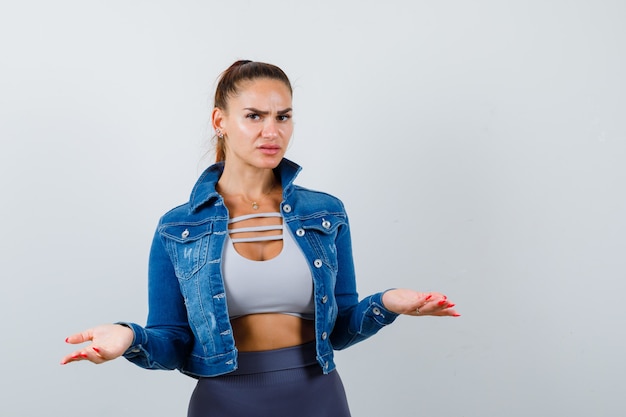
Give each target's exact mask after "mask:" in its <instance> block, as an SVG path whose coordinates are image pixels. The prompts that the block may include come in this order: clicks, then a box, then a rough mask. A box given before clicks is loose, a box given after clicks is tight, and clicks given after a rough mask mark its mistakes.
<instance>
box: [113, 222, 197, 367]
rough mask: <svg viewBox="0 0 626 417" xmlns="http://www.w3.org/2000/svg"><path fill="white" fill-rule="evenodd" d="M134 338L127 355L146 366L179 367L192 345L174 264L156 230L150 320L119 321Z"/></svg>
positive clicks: (150, 290) (150, 293)
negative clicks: (144, 322)
mask: <svg viewBox="0 0 626 417" xmlns="http://www.w3.org/2000/svg"><path fill="white" fill-rule="evenodd" d="M120 324H122V325H126V326H128V327H130V328H131V329H132V330H133V333H134V334H135V339H134V341H133V344H132V345H131V346H130V348H129V349H128V350H127V351H126V352H125V353H124V357H125V358H126V359H128V360H129V361H131V362H133V363H135V364H136V365H138V366H140V367H142V368H146V369H180V368H181V367H182V365H183V362H184V360H185V357H186V356H187V353H188V352H189V350H190V348H191V343H192V340H193V338H192V333H191V329H190V328H189V322H188V320H187V309H186V308H185V303H184V299H183V296H182V294H181V292H180V287H179V284H178V279H177V278H176V275H175V273H174V266H173V265H172V262H171V260H170V257H169V255H168V254H167V251H166V250H165V247H164V244H163V241H162V239H161V237H160V236H159V233H158V232H156V233H155V235H154V239H153V241H152V248H151V249H150V264H149V269H148V320H147V324H146V326H145V327H142V326H140V325H138V324H136V323H120Z"/></svg>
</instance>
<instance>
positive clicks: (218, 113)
mask: <svg viewBox="0 0 626 417" xmlns="http://www.w3.org/2000/svg"><path fill="white" fill-rule="evenodd" d="M224 116H225V114H224V111H223V110H222V109H220V108H219V107H214V108H213V111H212V112H211V123H212V124H213V130H217V129H219V130H221V131H222V132H224Z"/></svg>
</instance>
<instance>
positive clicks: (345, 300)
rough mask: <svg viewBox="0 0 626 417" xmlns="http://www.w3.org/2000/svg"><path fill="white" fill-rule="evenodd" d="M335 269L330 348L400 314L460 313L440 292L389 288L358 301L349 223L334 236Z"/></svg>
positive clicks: (371, 332)
mask: <svg viewBox="0 0 626 417" xmlns="http://www.w3.org/2000/svg"><path fill="white" fill-rule="evenodd" d="M336 247H337V257H338V272H337V282H336V286H335V299H336V300H337V306H338V315H337V320H336V322H335V327H334V329H333V332H332V334H331V342H332V344H333V348H334V349H337V350H341V349H345V348H347V347H349V346H352V345H353V344H355V343H358V342H360V341H363V340H365V339H367V338H368V337H370V336H373V335H374V334H376V333H377V332H378V331H379V330H380V329H382V328H383V327H385V326H387V325H389V324H391V323H393V321H394V320H395V319H396V318H397V317H398V316H399V315H400V314H405V315H410V316H418V315H419V316H425V315H431V316H453V317H458V316H460V314H459V313H458V312H457V311H456V310H454V309H453V307H454V306H455V304H454V303H452V302H451V301H449V300H448V298H447V297H446V296H445V295H443V294H440V293H436V292H418V291H414V290H410V289H391V290H387V291H385V292H381V293H377V294H373V295H370V296H368V297H366V298H364V299H363V300H361V301H359V299H358V293H357V290H356V279H355V273H354V261H353V257H352V244H351V237H350V232H349V226H348V224H346V225H345V226H343V227H342V228H341V230H339V231H338V235H337V239H336Z"/></svg>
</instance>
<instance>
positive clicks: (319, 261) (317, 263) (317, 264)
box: [313, 259, 322, 268]
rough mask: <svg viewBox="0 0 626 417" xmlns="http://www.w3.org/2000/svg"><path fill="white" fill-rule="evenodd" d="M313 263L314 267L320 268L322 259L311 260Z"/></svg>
mask: <svg viewBox="0 0 626 417" xmlns="http://www.w3.org/2000/svg"><path fill="white" fill-rule="evenodd" d="M313 265H315V267H316V268H321V267H322V260H321V259H316V260H314V261H313Z"/></svg>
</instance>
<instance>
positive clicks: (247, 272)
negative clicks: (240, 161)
mask: <svg viewBox="0 0 626 417" xmlns="http://www.w3.org/2000/svg"><path fill="white" fill-rule="evenodd" d="M260 217H282V216H281V214H280V213H258V214H257V213H255V214H251V215H246V216H240V217H236V218H233V219H231V220H229V223H231V224H232V223H237V222H240V221H244V220H248V219H252V218H260ZM270 230H280V231H281V232H282V233H281V234H275V232H274V234H268V233H259V235H260V236H254V237H245V238H236V237H234V236H233V237H230V235H236V234H237V233H247V234H248V236H249V235H250V232H267V231H270ZM279 239H282V240H283V248H282V250H281V252H280V253H279V254H278V255H277V256H276V257H274V258H272V259H268V260H266V261H253V260H251V259H248V258H246V257H244V256H242V255H240V254H239V253H238V252H237V251H236V250H235V247H234V244H235V243H238V242H254V241H262V240H279ZM222 268H223V270H222V273H223V274H222V275H223V277H224V285H225V287H226V301H227V304H228V315H229V316H230V318H231V319H235V318H237V317H241V316H245V315H247V314H255V313H282V314H289V315H294V316H298V317H301V318H303V319H307V320H313V319H314V315H315V303H314V300H313V278H312V276H311V271H310V269H309V265H308V263H307V261H306V259H305V257H304V254H303V253H302V251H301V250H300V248H299V247H298V245H297V243H296V242H295V240H294V238H293V236H291V233H290V232H289V231H288V230H286V229H285V226H284V222H283V224H282V225H279V224H276V225H270V226H253V227H239V228H232V229H230V230H229V238H228V242H226V245H225V249H224V256H223V262H222Z"/></svg>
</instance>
